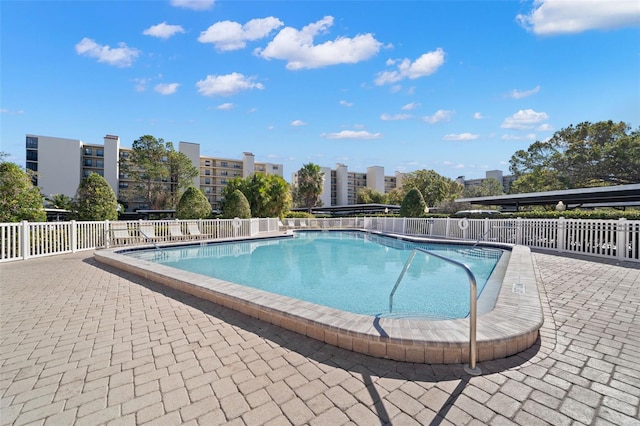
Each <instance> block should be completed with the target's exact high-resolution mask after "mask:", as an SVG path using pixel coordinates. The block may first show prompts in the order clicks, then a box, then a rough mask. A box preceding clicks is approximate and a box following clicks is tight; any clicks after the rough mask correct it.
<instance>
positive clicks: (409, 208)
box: [400, 188, 427, 217]
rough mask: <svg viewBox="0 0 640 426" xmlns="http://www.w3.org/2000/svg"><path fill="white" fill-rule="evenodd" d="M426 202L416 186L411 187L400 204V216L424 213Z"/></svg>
mask: <svg viewBox="0 0 640 426" xmlns="http://www.w3.org/2000/svg"><path fill="white" fill-rule="evenodd" d="M426 208H427V204H426V203H425V201H424V198H423V197H422V193H421V192H420V191H418V189H417V188H411V189H410V190H409V192H407V195H406V196H405V197H404V200H402V204H400V216H401V217H421V216H423V215H424V213H425V210H426Z"/></svg>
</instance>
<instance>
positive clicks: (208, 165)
mask: <svg viewBox="0 0 640 426" xmlns="http://www.w3.org/2000/svg"><path fill="white" fill-rule="evenodd" d="M178 150H179V151H180V152H182V153H183V154H185V155H186V156H187V157H188V158H189V159H190V160H191V163H192V164H193V165H194V166H195V167H196V168H197V169H198V170H199V171H200V175H199V176H198V177H196V178H195V179H194V185H195V186H196V187H198V188H200V189H202V191H203V192H204V193H205V195H206V196H207V198H208V200H209V202H210V203H211V206H212V208H214V209H217V208H219V207H220V201H221V200H222V190H223V188H224V187H225V186H226V184H227V182H228V180H229V179H232V178H234V177H237V176H240V177H247V176H250V175H252V174H253V173H264V174H267V175H278V176H282V175H283V169H282V165H281V164H272V163H256V162H255V159H254V155H253V154H252V153H250V152H245V153H243V155H242V158H241V159H229V158H216V157H201V156H200V144H197V143H191V142H180V143H179V145H178ZM131 152H132V150H131V149H130V148H124V147H121V146H120V138H119V137H118V136H113V135H106V136H105V137H104V141H103V144H102V145H99V144H89V143H85V142H82V141H81V140H78V139H65V138H57V137H50V136H40V135H27V136H26V159H27V161H26V167H27V168H28V169H30V170H33V171H34V172H37V174H36V177H35V184H36V185H37V186H39V187H40V188H41V191H42V193H43V194H45V195H53V194H64V195H66V196H69V197H73V196H74V195H75V193H76V190H77V189H78V186H79V185H80V181H81V180H82V179H83V178H84V177H86V176H89V174H90V173H91V172H95V173H98V174H99V175H101V176H103V177H104V178H105V179H106V181H107V182H108V183H109V185H110V186H111V188H112V189H113V191H114V192H115V193H116V195H119V194H120V193H121V192H124V191H126V190H127V189H128V188H129V187H131V186H132V185H134V183H135V182H134V181H133V180H132V179H131V177H130V176H128V175H127V173H125V172H123V171H121V169H120V164H121V163H122V162H125V161H127V159H128V158H129V156H130V155H131ZM135 207H144V206H141V205H137V204H136V203H132V204H131V205H130V207H129V209H132V208H135Z"/></svg>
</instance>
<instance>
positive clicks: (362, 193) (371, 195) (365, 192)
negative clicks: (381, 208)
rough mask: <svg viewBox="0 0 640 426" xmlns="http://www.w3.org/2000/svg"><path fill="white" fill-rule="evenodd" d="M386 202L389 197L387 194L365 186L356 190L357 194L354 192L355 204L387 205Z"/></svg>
mask: <svg viewBox="0 0 640 426" xmlns="http://www.w3.org/2000/svg"><path fill="white" fill-rule="evenodd" d="M388 202H389V197H388V196H387V194H384V193H382V192H380V191H376V190H375V189H372V188H369V187H367V186H365V187H363V188H360V189H358V192H356V203H358V204H372V203H373V204H387V203H388Z"/></svg>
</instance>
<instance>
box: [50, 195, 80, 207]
mask: <svg viewBox="0 0 640 426" xmlns="http://www.w3.org/2000/svg"><path fill="white" fill-rule="evenodd" d="M44 200H45V201H46V202H47V203H48V206H49V207H50V208H52V209H62V210H73V209H74V208H75V206H74V200H73V198H71V197H67V196H66V195H64V194H53V195H50V196H48V197H45V199H44Z"/></svg>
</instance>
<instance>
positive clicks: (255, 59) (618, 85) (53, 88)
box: [0, 0, 640, 180]
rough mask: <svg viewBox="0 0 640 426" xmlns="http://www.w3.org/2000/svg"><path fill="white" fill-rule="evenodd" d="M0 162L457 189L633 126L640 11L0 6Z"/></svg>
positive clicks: (450, 4) (634, 7)
mask: <svg viewBox="0 0 640 426" xmlns="http://www.w3.org/2000/svg"><path fill="white" fill-rule="evenodd" d="M0 8H1V9H0V16H1V18H0V19H1V22H0V24H1V43H2V44H1V62H0V67H1V70H0V71H1V74H0V84H1V87H0V89H1V92H0V109H1V114H0V119H1V123H0V124H1V126H0V127H1V129H0V136H1V139H0V141H1V145H0V150H1V151H4V152H7V153H9V154H10V158H9V159H10V160H11V161H15V162H17V163H18V164H21V165H24V157H25V150H24V137H25V134H27V133H30V134H39V135H46V136H56V137H64V138H73V139H81V140H83V141H84V142H87V143H102V139H103V137H104V135H106V134H114V135H118V136H120V138H121V143H122V145H123V146H126V147H130V146H131V143H132V142H133V141H134V140H135V139H137V138H138V137H140V136H142V135H145V134H151V135H153V136H155V137H157V138H163V139H164V140H165V141H172V142H174V143H176V144H177V143H178V142H179V141H187V142H195V143H199V144H201V155H208V156H216V157H225V158H238V159H239V158H241V156H242V152H245V151H249V152H252V153H253V154H254V155H255V158H256V161H259V162H272V163H280V164H283V165H284V174H285V178H286V179H287V180H289V179H290V176H291V173H293V172H294V171H296V170H298V169H299V168H300V167H301V166H302V165H303V164H305V163H308V162H313V163H316V164H319V165H321V166H327V167H331V168H333V167H335V164H336V163H343V164H346V165H347V166H348V167H349V170H352V171H365V170H366V168H367V167H368V166H383V167H384V168H385V174H387V175H393V173H394V172H395V171H401V172H410V171H413V170H417V169H433V170H435V171H436V172H438V173H440V174H442V175H444V176H447V177H450V178H455V177H457V176H460V175H464V176H466V177H467V178H476V177H484V174H485V171H487V170H493V169H502V170H504V171H505V173H506V172H507V171H508V161H509V159H510V158H511V156H512V155H513V153H514V152H516V151H517V150H519V149H526V148H527V147H528V146H529V145H530V144H531V143H533V142H534V141H535V140H544V139H546V138H548V137H550V136H551V135H553V132H554V131H556V130H559V129H562V128H564V127H567V126H569V125H571V124H578V123H580V122H583V121H591V122H595V121H600V120H614V121H616V122H618V121H624V122H627V123H628V124H630V125H631V126H632V127H633V128H637V127H638V126H639V125H640V2H638V1H637V0H602V1H599V0H538V1H406V2H404V1H268V0H266V1H264V0H263V1H222V0H216V1H213V0H208V1H191V0H171V1H40V2H31V1H4V0H3V1H1V2H0Z"/></svg>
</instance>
